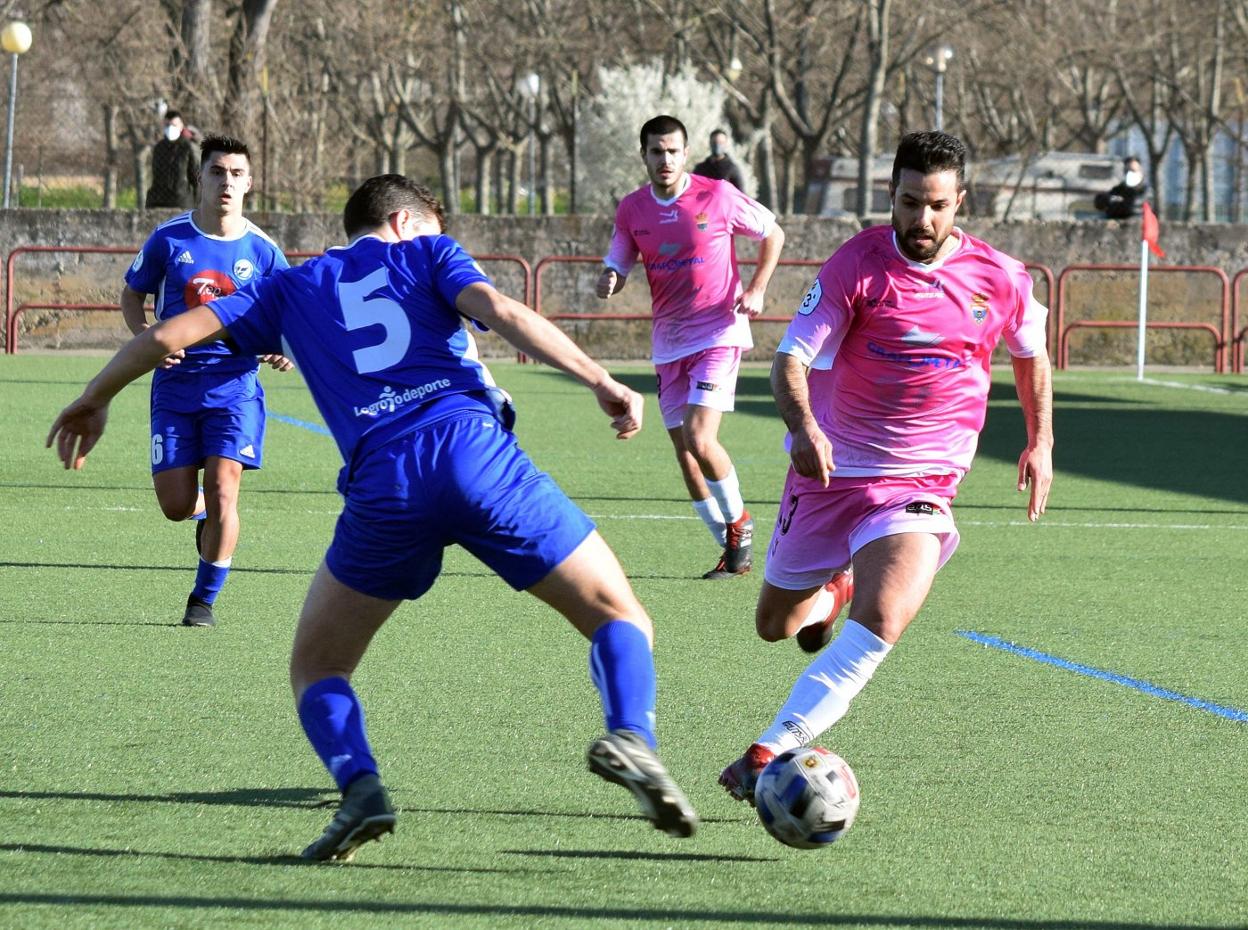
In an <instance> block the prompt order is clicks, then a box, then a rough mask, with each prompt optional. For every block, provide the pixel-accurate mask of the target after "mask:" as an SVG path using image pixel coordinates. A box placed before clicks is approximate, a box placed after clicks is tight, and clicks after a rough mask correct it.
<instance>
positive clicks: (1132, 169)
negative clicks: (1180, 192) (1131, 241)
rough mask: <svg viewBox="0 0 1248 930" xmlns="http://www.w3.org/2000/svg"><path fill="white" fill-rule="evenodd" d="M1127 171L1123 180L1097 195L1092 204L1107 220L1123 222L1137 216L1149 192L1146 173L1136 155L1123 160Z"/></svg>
mask: <svg viewBox="0 0 1248 930" xmlns="http://www.w3.org/2000/svg"><path fill="white" fill-rule="evenodd" d="M1122 166H1123V168H1124V169H1125V174H1124V175H1123V179H1122V181H1121V182H1119V183H1118V184H1115V185H1114V186H1113V187H1112V188H1110V189H1109V190H1108V191H1106V192H1104V193H1100V194H1097V195H1096V197H1095V198H1094V199H1093V201H1092V204H1093V206H1095V207H1096V209H1098V210H1100V211H1101V212H1102V213H1104V214H1105V218H1106V219H1110V220H1122V219H1126V218H1127V217H1130V216H1135V215H1136V214H1137V213H1138V212H1139V209H1140V204H1141V202H1143V200H1144V194H1145V192H1146V191H1147V190H1148V182H1147V181H1145V180H1144V172H1143V170H1142V169H1141V168H1140V160H1139V159H1138V158H1136V157H1135V156H1134V155H1131V156H1128V157H1127V158H1125V159H1123V162H1122Z"/></svg>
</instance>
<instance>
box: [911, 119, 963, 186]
mask: <svg viewBox="0 0 1248 930" xmlns="http://www.w3.org/2000/svg"><path fill="white" fill-rule="evenodd" d="M905 169H910V170H911V171H917V172H919V173H920V174H936V173H938V172H941V171H956V172H957V174H958V190H961V189H962V188H963V186H965V181H966V146H965V145H963V144H962V140H961V139H959V138H958V137H957V136H951V135H949V133H947V132H941V131H940V130H939V129H925V130H922V131H921V132H908V133H906V134H905V135H904V136H902V137H901V142H899V143H898V144H897V155H896V156H895V157H894V158H893V186H894V187H896V185H897V181H898V180H899V179H900V178H901V172H902V171H903V170H905Z"/></svg>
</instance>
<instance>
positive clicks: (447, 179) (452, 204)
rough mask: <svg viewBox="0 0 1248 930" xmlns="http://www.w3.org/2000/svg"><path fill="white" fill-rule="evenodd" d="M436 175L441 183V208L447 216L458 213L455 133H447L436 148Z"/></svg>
mask: <svg viewBox="0 0 1248 930" xmlns="http://www.w3.org/2000/svg"><path fill="white" fill-rule="evenodd" d="M438 175H439V179H440V181H441V183H442V208H443V209H444V210H445V211H446V215H447V216H455V215H456V214H458V213H459V191H458V190H457V189H456V188H455V133H454V131H451V132H448V133H447V134H446V135H445V136H443V137H442V144H441V145H440V146H438Z"/></svg>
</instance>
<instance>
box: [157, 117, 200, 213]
mask: <svg viewBox="0 0 1248 930" xmlns="http://www.w3.org/2000/svg"><path fill="white" fill-rule="evenodd" d="M198 169H199V151H198V149H197V148H196V146H195V143H194V142H193V141H191V137H190V133H189V132H188V131H187V127H186V124H185V123H184V122H183V121H182V114H180V113H179V112H178V111H177V110H166V111H165V118H164V131H163V135H162V137H161V140H160V141H159V142H157V143H156V144H155V145H154V146H153V147H152V186H151V187H150V188H148V191H147V199H146V201H144V204H143V205H144V206H145V207H147V208H148V209H151V208H153V207H178V208H180V209H183V210H189V209H191V208H192V207H194V206H195V184H196V173H197V171H198Z"/></svg>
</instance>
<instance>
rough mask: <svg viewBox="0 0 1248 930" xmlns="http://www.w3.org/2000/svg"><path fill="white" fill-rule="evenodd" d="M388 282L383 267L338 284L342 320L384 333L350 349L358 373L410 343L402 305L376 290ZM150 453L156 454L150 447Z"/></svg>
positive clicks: (389, 361)
mask: <svg viewBox="0 0 1248 930" xmlns="http://www.w3.org/2000/svg"><path fill="white" fill-rule="evenodd" d="M389 286H390V279H389V277H388V276H387V275H386V269H384V268H378V269H377V270H376V271H374V272H373V273H372V274H370V275H368V276H366V277H364V278H361V279H360V280H359V281H341V282H339V284H338V303H339V304H340V305H341V306H342V321H343V323H344V324H346V327H347V329H348V330H357V329H363V328H364V327H366V326H380V327H382V328H383V329H384V330H385V333H386V334H385V338H384V339H382V340H381V342H378V343H374V344H373V345H371V346H365V347H364V348H362V349H356V350H355V351H354V352H352V353H351V357H352V359H353V360H354V361H355V370H356V371H358V372H359V373H360V374H362V375H366V374H369V373H371V372H374V371H382V370H384V369H386V368H389V367H390V366H392V365H395V364H397V363H398V362H400V361H402V359H403V356H404V355H406V354H407V349H408V346H410V345H411V344H412V324H411V322H410V321H409V320H408V318H407V314H406V313H404V312H403V308H402V307H400V306H399V305H398V304H397V303H395V302H394V301H393V300H391V299H390V298H389V297H384V296H382V295H379V294H377V293H376V292H377V291H380V290H381V289H382V288H388V287H389ZM152 454H153V456H154V455H155V454H156V453H155V448H154V447H153V451H152Z"/></svg>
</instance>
